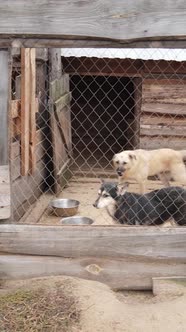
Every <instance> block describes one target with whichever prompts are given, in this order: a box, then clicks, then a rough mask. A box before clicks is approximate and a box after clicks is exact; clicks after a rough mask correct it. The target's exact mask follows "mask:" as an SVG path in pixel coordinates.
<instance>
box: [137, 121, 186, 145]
mask: <svg viewBox="0 0 186 332" xmlns="http://www.w3.org/2000/svg"><path fill="white" fill-rule="evenodd" d="M140 135H142V136H160V139H161V138H162V136H163V137H164V136H166V137H167V136H174V137H175V136H177V137H186V127H184V126H183V127H178V126H177V127H176V126H164V125H159V126H158V125H153V124H151V125H142V124H141V125H140ZM185 142H186V138H185Z"/></svg>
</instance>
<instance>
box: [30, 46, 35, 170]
mask: <svg viewBox="0 0 186 332" xmlns="http://www.w3.org/2000/svg"><path fill="white" fill-rule="evenodd" d="M35 97H36V50H35V48H31V49H30V119H29V128H30V135H29V136H30V137H29V148H30V153H29V154H30V158H29V162H30V172H31V174H33V173H34V172H35V169H36V98H35Z"/></svg>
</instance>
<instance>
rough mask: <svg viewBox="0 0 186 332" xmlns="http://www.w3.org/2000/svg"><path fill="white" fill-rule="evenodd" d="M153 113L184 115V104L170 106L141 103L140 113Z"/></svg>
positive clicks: (185, 109) (185, 113)
mask: <svg viewBox="0 0 186 332" xmlns="http://www.w3.org/2000/svg"><path fill="white" fill-rule="evenodd" d="M143 112H144V113H151V114H152V113H155V114H164V115H172V116H181V115H186V107H185V104H184V105H181V104H171V103H146V102H145V103H143V105H142V113H143Z"/></svg>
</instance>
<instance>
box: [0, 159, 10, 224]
mask: <svg viewBox="0 0 186 332" xmlns="http://www.w3.org/2000/svg"><path fill="white" fill-rule="evenodd" d="M9 173H10V171H9V166H8V165H3V166H0V220H4V219H9V218H10V213H11V207H10V174H9Z"/></svg>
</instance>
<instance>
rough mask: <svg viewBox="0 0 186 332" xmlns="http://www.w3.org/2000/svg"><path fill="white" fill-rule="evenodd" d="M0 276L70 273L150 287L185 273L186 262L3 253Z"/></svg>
mask: <svg viewBox="0 0 186 332" xmlns="http://www.w3.org/2000/svg"><path fill="white" fill-rule="evenodd" d="M0 266H1V270H0V279H1V280H3V279H5V280H7V279H23V278H34V277H45V276H57V275H63V276H64V275H66V276H71V277H78V278H83V279H87V280H95V281H99V282H102V283H105V284H107V285H109V286H110V287H111V288H112V289H115V290H119V289H130V290H150V289H152V278H153V277H156V278H157V277H159V276H170V277H171V276H175V275H181V274H184V273H185V264H184V263H178V264H173V265H171V263H170V262H163V263H162V262H160V261H159V262H158V261H156V262H154V261H152V262H148V263H147V262H145V261H144V262H143V261H140V262H138V261H132V260H130V259H129V260H126V259H122V260H117V259H116V260H112V259H105V258H92V257H87V258H81V257H79V258H76V259H69V258H62V257H60V258H59V257H49V256H45V257H43V256H30V255H0Z"/></svg>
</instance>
